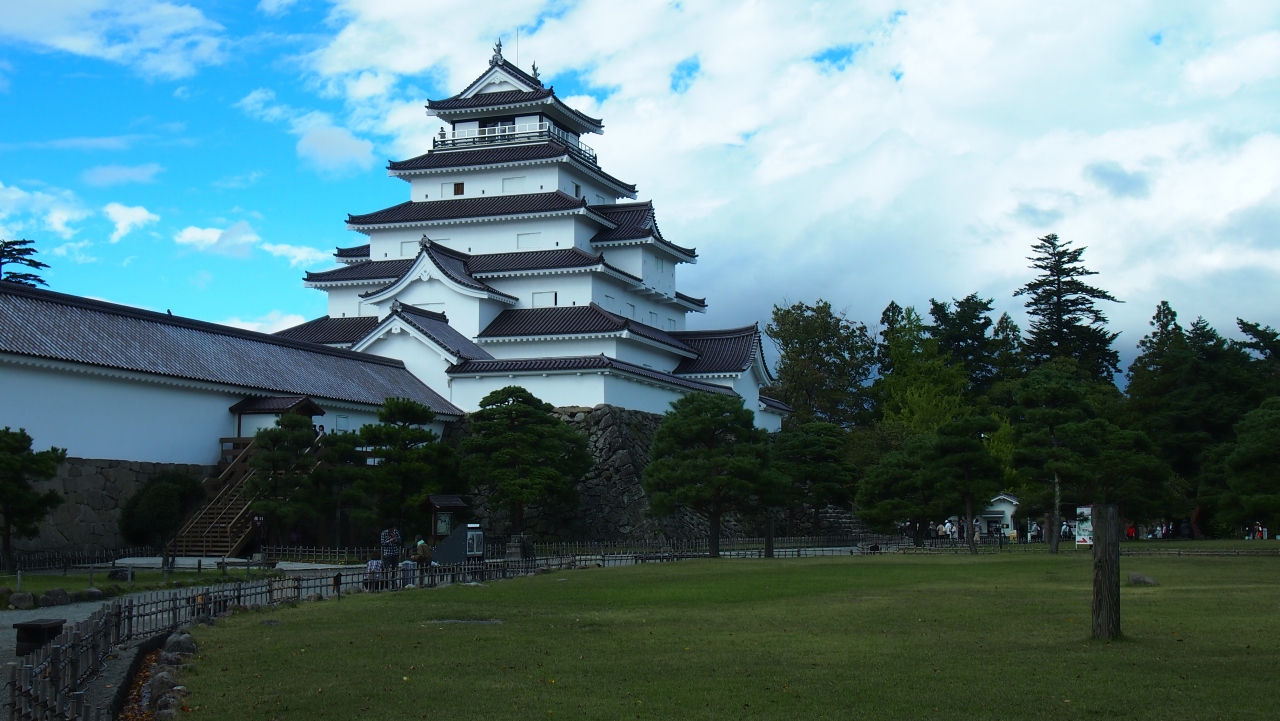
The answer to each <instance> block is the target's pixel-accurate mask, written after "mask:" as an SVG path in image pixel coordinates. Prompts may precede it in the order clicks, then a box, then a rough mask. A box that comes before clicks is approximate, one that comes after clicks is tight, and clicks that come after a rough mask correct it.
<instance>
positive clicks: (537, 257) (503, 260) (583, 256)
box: [467, 248, 641, 283]
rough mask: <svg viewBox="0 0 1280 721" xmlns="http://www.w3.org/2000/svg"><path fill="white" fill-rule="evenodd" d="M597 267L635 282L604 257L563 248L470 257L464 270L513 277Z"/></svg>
mask: <svg viewBox="0 0 1280 721" xmlns="http://www.w3.org/2000/svg"><path fill="white" fill-rule="evenodd" d="M597 265H601V266H604V267H606V268H608V269H609V270H611V271H613V272H615V273H618V274H620V275H623V276H626V277H627V278H630V279H631V280H633V281H635V282H636V283H639V282H641V281H640V279H639V278H637V277H635V276H634V275H631V274H630V273H627V272H626V271H622V270H619V269H617V268H615V267H613V266H612V265H609V264H608V263H606V262H604V256H602V255H599V254H591V253H588V252H586V251H585V250H582V249H581V248H565V249H562V250H528V251H521V252H516V253H489V254H486V255H473V256H471V260H470V261H468V262H467V269H468V270H470V271H471V273H472V274H473V275H484V274H486V273H516V272H520V271H531V270H560V269H568V268H591V267H594V266H597Z"/></svg>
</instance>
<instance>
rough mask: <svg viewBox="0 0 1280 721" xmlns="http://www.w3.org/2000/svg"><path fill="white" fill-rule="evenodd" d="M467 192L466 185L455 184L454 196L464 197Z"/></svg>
mask: <svg viewBox="0 0 1280 721" xmlns="http://www.w3.org/2000/svg"><path fill="white" fill-rule="evenodd" d="M465 192H466V183H454V184H453V194H454V195H462V194H463V193H465Z"/></svg>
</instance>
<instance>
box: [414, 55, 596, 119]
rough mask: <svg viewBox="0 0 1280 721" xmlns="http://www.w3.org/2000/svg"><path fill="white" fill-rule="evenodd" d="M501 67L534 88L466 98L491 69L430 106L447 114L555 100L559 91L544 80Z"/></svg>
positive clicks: (571, 111) (506, 65)
mask: <svg viewBox="0 0 1280 721" xmlns="http://www.w3.org/2000/svg"><path fill="white" fill-rule="evenodd" d="M499 67H501V68H502V69H503V70H505V71H507V72H508V73H511V74H512V75H515V76H516V77H517V78H519V79H520V80H521V81H522V82H523V83H525V84H526V85H528V86H529V87H531V88H533V90H530V91H520V90H510V91H507V92H503V93H481V94H479V95H473V96H471V97H470V98H463V97H461V96H463V95H466V94H467V92H469V91H470V90H471V89H472V88H474V87H475V86H476V84H477V83H479V82H480V80H481V79H482V78H484V76H485V75H486V74H487V73H488V72H489V71H488V70H485V71H484V72H483V73H481V74H480V76H479V77H477V78H476V79H475V80H472V81H471V84H469V85H467V87H465V88H463V90H462V92H460V93H458V94H457V95H455V96H453V97H452V98H448V99H446V100H428V101H427V107H428V108H430V109H432V110H446V111H448V110H464V109H468V108H485V107H491V106H497V105H511V104H513V103H521V102H531V101H536V100H542V99H545V98H547V97H553V98H554V97H555V88H544V87H542V81H541V80H538V79H537V78H535V77H533V76H532V75H530V74H528V73H526V72H525V71H523V70H521V69H520V68H518V67H516V66H515V65H513V64H511V63H509V62H507V61H506V60H505V59H504V60H503V61H502V63H501V64H500V65H499ZM555 102H556V105H558V106H559V107H560V108H561V109H562V110H564V111H565V112H566V113H569V114H571V115H573V116H574V117H576V118H577V119H578V120H580V121H582V122H583V123H586V124H587V125H590V126H592V127H595V128H597V129H598V128H601V127H603V124H602V123H601V121H600V120H598V119H596V118H593V117H590V116H589V115H585V114H583V113H580V112H578V111H577V110H574V109H573V108H571V107H569V106H568V105H565V104H564V102H563V101H561V100H560V99H559V98H555Z"/></svg>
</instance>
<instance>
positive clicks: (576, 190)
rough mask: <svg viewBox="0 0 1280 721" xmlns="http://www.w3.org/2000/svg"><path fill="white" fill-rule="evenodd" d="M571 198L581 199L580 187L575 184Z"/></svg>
mask: <svg viewBox="0 0 1280 721" xmlns="http://www.w3.org/2000/svg"><path fill="white" fill-rule="evenodd" d="M573 197H575V198H581V197H582V186H581V185H578V184H577V183H574V184H573Z"/></svg>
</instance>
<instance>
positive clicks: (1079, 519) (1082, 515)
mask: <svg viewBox="0 0 1280 721" xmlns="http://www.w3.org/2000/svg"><path fill="white" fill-rule="evenodd" d="M1081 546H1088V547H1089V548H1093V506H1080V507H1079V508H1077V509H1076V548H1080V547H1081Z"/></svg>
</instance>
